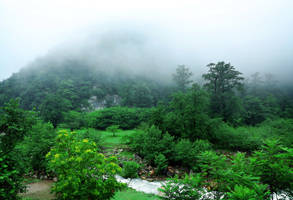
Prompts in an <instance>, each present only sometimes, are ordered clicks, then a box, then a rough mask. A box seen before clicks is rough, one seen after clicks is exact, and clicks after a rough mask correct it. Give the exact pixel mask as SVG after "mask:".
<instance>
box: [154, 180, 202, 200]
mask: <svg viewBox="0 0 293 200" xmlns="http://www.w3.org/2000/svg"><path fill="white" fill-rule="evenodd" d="M202 182H203V180H202V178H201V177H200V175H190V176H188V175H185V178H184V179H178V177H177V176H176V177H174V178H171V179H168V180H167V182H166V183H164V184H163V186H162V188H161V189H159V190H160V191H161V192H162V193H163V196H160V198H161V199H165V200H197V199H201V197H202V195H203V193H204V191H203V187H202V186H203V185H202V184H201V183H202Z"/></svg>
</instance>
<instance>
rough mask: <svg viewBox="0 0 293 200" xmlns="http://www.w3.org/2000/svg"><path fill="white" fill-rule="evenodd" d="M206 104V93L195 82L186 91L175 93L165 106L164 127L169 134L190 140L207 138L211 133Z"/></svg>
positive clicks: (207, 102)
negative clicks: (166, 106)
mask: <svg viewBox="0 0 293 200" xmlns="http://www.w3.org/2000/svg"><path fill="white" fill-rule="evenodd" d="M208 105H209V99H208V96H207V93H206V92H205V91H204V90H203V89H202V88H200V86H199V85H197V84H193V86H192V88H191V89H190V90H188V91H187V92H186V93H182V92H179V93H176V94H175V95H174V96H173V99H172V101H171V102H170V104H169V106H168V108H167V114H166V116H165V119H164V129H165V130H166V131H168V132H169V133H170V134H171V135H174V136H176V137H184V138H189V139H190V140H191V141H194V140H196V139H199V138H200V139H207V137H209V134H210V133H211V132H210V130H211V126H210V123H211V120H210V118H209V116H208V114H207V111H208Z"/></svg>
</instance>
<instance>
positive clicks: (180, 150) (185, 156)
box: [174, 139, 211, 168]
mask: <svg viewBox="0 0 293 200" xmlns="http://www.w3.org/2000/svg"><path fill="white" fill-rule="evenodd" d="M207 150H211V144H210V143H209V142H208V141H206V140H196V141H195V142H193V143H192V142H191V141H189V140H188V139H181V140H180V141H179V142H178V143H177V144H176V145H175V149H174V160H175V161H176V162H178V163H180V164H182V165H183V166H186V167H189V168H192V167H194V166H195V165H196V161H197V156H198V155H199V154H200V153H201V152H203V151H207Z"/></svg>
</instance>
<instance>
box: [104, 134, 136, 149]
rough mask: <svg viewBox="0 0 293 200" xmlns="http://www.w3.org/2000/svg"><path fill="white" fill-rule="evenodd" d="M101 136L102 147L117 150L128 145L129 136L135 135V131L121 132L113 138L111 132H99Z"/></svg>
mask: <svg viewBox="0 0 293 200" xmlns="http://www.w3.org/2000/svg"><path fill="white" fill-rule="evenodd" d="M99 134H101V142H102V146H104V147H107V148H115V147H121V146H125V145H126V143H127V139H126V137H127V136H131V135H133V134H135V131H134V130H125V131H124V130H121V131H119V132H117V133H116V136H113V134H112V133H111V132H107V131H99Z"/></svg>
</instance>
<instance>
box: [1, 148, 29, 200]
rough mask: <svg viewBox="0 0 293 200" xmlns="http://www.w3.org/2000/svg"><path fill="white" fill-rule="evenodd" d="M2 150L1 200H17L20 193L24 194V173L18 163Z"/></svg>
mask: <svg viewBox="0 0 293 200" xmlns="http://www.w3.org/2000/svg"><path fill="white" fill-rule="evenodd" d="M2 153H3V152H2V151H1V150H0V172H1V173H0V199H5V200H16V199H19V197H17V194H18V192H24V189H25V187H24V186H23V174H22V173H23V172H21V171H20V170H19V166H18V162H17V161H16V160H14V159H12V158H11V157H10V156H7V155H3V154H2Z"/></svg>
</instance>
